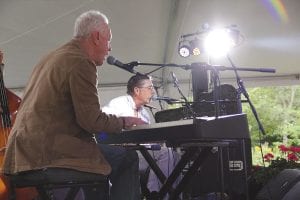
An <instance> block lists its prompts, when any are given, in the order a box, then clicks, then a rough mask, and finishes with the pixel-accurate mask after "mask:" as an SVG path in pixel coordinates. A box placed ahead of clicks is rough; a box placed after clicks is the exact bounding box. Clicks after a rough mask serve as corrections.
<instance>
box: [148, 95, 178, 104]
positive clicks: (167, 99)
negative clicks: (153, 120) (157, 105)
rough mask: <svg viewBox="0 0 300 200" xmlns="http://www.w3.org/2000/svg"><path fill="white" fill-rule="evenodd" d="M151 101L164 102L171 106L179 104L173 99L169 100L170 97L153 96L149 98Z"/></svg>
mask: <svg viewBox="0 0 300 200" xmlns="http://www.w3.org/2000/svg"><path fill="white" fill-rule="evenodd" d="M151 99H152V100H153V101H157V100H158V101H165V102H167V104H173V103H176V102H180V101H179V100H178V99H173V98H170V97H160V96H153V97H152V98H151Z"/></svg>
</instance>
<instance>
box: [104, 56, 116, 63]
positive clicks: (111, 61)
mask: <svg viewBox="0 0 300 200" xmlns="http://www.w3.org/2000/svg"><path fill="white" fill-rule="evenodd" d="M106 61H107V63H108V64H110V65H114V64H115V62H116V59H115V58H114V57H113V56H108V57H107V59H106Z"/></svg>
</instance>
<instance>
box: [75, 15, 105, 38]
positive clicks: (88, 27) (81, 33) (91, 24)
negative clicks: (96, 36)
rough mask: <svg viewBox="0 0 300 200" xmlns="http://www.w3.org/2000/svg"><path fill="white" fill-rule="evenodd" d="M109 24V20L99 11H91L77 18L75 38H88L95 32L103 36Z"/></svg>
mask: <svg viewBox="0 0 300 200" xmlns="http://www.w3.org/2000/svg"><path fill="white" fill-rule="evenodd" d="M107 24H108V19H107V17H106V16H105V15H104V14H103V13H101V12H100V11H97V10H89V11H87V12H84V13H82V14H81V15H80V16H79V17H77V19H76V21H75V25H74V33H73V37H74V38H87V37H88V36H89V35H90V34H91V32H93V31H95V30H98V31H100V32H101V33H102V34H103V30H104V26H105V25H107Z"/></svg>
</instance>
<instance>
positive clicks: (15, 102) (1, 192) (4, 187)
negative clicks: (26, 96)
mask: <svg viewBox="0 0 300 200" xmlns="http://www.w3.org/2000/svg"><path fill="white" fill-rule="evenodd" d="M3 67H4V65H3V53H2V52H1V51H0V68H1V69H0V121H1V122H0V168H1V169H2V166H3V158H4V154H5V150H6V144H7V139H8V135H9V132H10V130H11V127H12V125H13V123H14V121H15V118H16V115H17V111H18V108H19V106H20V103H21V98H20V97H18V96H17V95H15V94H14V93H13V92H11V91H9V90H8V89H7V88H6V87H5V85H4V80H3ZM8 186H9V184H8V183H7V181H6V179H5V178H4V176H3V174H1V175H0V200H7V199H8ZM36 196H37V193H36V191H35V190H34V189H33V188H31V189H18V191H17V200H32V199H34V198H35V197H36Z"/></svg>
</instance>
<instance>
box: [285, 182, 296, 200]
mask: <svg viewBox="0 0 300 200" xmlns="http://www.w3.org/2000/svg"><path fill="white" fill-rule="evenodd" d="M298 199H300V181H299V182H297V183H296V185H294V186H293V187H292V188H291V189H290V190H289V191H288V192H287V193H286V194H285V195H284V197H283V198H282V200H298Z"/></svg>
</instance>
